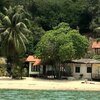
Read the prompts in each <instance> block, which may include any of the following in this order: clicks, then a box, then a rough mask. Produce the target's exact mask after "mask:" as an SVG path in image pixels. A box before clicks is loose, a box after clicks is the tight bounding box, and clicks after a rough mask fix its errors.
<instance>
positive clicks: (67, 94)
mask: <svg viewBox="0 0 100 100" xmlns="http://www.w3.org/2000/svg"><path fill="white" fill-rule="evenodd" d="M0 100H100V92H82V91H42V90H34V91H31V90H0Z"/></svg>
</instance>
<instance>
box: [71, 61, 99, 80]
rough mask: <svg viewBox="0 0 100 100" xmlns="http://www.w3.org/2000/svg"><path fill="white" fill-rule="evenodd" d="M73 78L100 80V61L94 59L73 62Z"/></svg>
mask: <svg viewBox="0 0 100 100" xmlns="http://www.w3.org/2000/svg"><path fill="white" fill-rule="evenodd" d="M71 67H72V68H71V69H72V76H73V77H75V78H77V79H79V78H84V79H95V80H100V61H99V60H94V59H79V60H73V61H72V66H71Z"/></svg>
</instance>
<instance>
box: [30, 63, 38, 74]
mask: <svg viewBox="0 0 100 100" xmlns="http://www.w3.org/2000/svg"><path fill="white" fill-rule="evenodd" d="M31 67H32V62H29V74H32V75H36V74H39V72H35V71H34V72H33V71H31Z"/></svg>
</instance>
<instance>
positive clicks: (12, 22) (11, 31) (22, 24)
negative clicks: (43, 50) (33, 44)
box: [0, 5, 30, 63]
mask: <svg viewBox="0 0 100 100" xmlns="http://www.w3.org/2000/svg"><path fill="white" fill-rule="evenodd" d="M4 10H5V13H0V40H1V41H0V42H1V51H2V54H3V55H5V56H6V57H7V58H10V59H11V58H12V57H13V58H12V60H13V63H15V61H16V58H17V57H18V55H19V54H21V53H23V52H25V51H26V45H25V44H26V43H28V40H27V38H26V37H27V35H28V34H29V33H30V30H29V29H28V27H27V26H28V22H29V20H28V19H27V18H26V17H27V16H28V14H27V13H26V12H25V11H24V9H23V6H20V5H19V6H15V7H9V8H8V9H7V8H4ZM28 17H29V16H28Z"/></svg>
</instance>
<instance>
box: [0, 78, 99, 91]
mask: <svg viewBox="0 0 100 100" xmlns="http://www.w3.org/2000/svg"><path fill="white" fill-rule="evenodd" d="M0 89H13V90H14V89H15V90H16V89H17V90H20V89H21V90H54V91H56V90H57V91H60V90H61V91H100V82H95V81H87V83H85V81H84V80H74V81H69V80H48V79H40V78H25V79H23V80H13V79H11V78H7V77H0Z"/></svg>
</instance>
